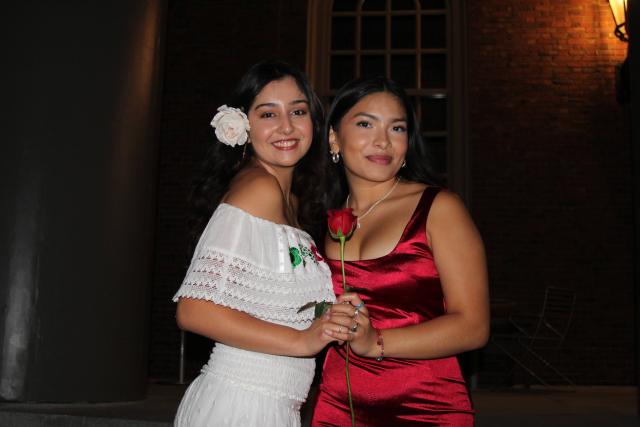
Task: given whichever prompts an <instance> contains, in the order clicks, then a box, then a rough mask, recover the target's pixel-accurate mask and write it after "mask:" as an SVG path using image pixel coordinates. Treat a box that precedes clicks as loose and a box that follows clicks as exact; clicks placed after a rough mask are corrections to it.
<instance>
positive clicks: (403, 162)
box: [400, 160, 407, 168]
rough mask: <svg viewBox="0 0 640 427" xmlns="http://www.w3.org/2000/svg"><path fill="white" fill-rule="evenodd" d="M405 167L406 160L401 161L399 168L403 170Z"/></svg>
mask: <svg viewBox="0 0 640 427" xmlns="http://www.w3.org/2000/svg"><path fill="white" fill-rule="evenodd" d="M405 166H407V161H406V160H403V161H402V166H400V167H401V168H403V167H405Z"/></svg>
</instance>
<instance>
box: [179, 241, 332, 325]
mask: <svg viewBox="0 0 640 427" xmlns="http://www.w3.org/2000/svg"><path fill="white" fill-rule="evenodd" d="M310 270H311V271H308V272H306V274H304V275H296V274H293V273H277V272H273V271H269V270H267V269H265V268H263V267H260V266H257V265H255V264H253V263H251V262H249V261H247V260H244V259H242V258H240V257H238V256H232V255H228V254H224V253H222V252H221V251H219V250H213V249H204V250H202V251H201V252H200V253H199V254H198V257H197V258H195V259H194V260H193V262H192V264H191V266H190V269H189V272H188V273H187V275H186V277H185V279H184V281H183V283H182V286H181V287H180V289H179V290H178V293H177V294H176V295H175V296H174V298H173V299H174V301H177V300H178V299H179V298H180V297H188V298H197V299H205V300H208V301H212V302H214V303H216V304H220V305H224V306H226V307H229V308H233V309H236V310H240V311H244V312H246V313H249V314H251V315H253V316H255V317H257V318H259V319H263V320H269V321H272V322H278V323H280V322H295V323H309V322H311V321H312V320H313V310H311V309H310V310H305V311H304V312H302V313H298V312H297V310H298V308H299V307H301V306H303V305H305V304H306V303H308V302H310V301H333V300H334V296H333V294H332V292H331V290H330V289H328V287H327V285H326V283H327V278H326V276H325V275H324V274H323V273H324V272H323V270H322V269H319V268H317V267H315V266H314V268H313V269H310Z"/></svg>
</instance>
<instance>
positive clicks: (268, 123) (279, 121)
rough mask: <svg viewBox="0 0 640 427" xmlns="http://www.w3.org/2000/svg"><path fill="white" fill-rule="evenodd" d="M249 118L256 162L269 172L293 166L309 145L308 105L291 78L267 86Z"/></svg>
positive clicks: (252, 107) (255, 102)
mask: <svg viewBox="0 0 640 427" xmlns="http://www.w3.org/2000/svg"><path fill="white" fill-rule="evenodd" d="M248 118H249V123H250V125H251V130H250V131H249V138H250V141H251V144H252V147H253V151H254V153H255V159H256V160H257V161H258V162H259V163H261V164H262V165H263V166H264V167H266V168H267V169H269V170H272V171H277V170H278V169H282V168H291V167H293V166H295V165H296V163H298V161H300V159H301V158H302V157H303V156H304V155H305V154H306V153H307V151H308V150H309V147H310V146H311V142H312V139H313V123H312V121H311V115H310V113H309V102H308V100H307V98H306V96H304V93H303V92H302V91H301V90H300V88H299V87H298V85H297V84H296V81H295V80H294V79H293V78H291V77H285V78H284V79H282V80H274V81H272V82H270V83H269V84H267V85H266V86H265V87H264V88H263V89H262V90H261V91H260V93H259V94H258V95H257V96H256V98H255V100H254V102H253V104H252V105H251V108H250V109H249V114H248Z"/></svg>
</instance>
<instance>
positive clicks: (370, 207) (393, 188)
mask: <svg viewBox="0 0 640 427" xmlns="http://www.w3.org/2000/svg"><path fill="white" fill-rule="evenodd" d="M399 182H400V178H396V183H395V184H393V187H391V189H390V190H389V191H387V192H386V193H385V195H384V196H382V197H380V198H379V199H378V200H376V201H375V202H373V204H372V205H371V206H369V209H367V211H366V212H365V213H363V214H362V215H358V216H357V217H356V222H357V223H358V228H360V221H362V220H363V219H364V217H365V216H367V215H369V214H370V213H371V211H372V210H373V209H374V208H375V207H376V206H378V205H379V204H380V203H381V202H382V201H383V200H384V199H386V198H387V197H389V195H390V194H391V193H392V192H393V190H395V189H396V187H397V186H398V183H399ZM349 196H351V193H349V194H348V195H347V202H346V205H347V207H349Z"/></svg>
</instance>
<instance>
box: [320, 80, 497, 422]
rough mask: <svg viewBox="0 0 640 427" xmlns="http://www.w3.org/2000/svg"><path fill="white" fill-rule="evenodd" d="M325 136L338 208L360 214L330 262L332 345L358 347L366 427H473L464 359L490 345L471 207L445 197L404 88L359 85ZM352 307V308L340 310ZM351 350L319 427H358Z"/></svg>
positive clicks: (339, 350) (352, 86)
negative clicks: (459, 357)
mask: <svg viewBox="0 0 640 427" xmlns="http://www.w3.org/2000/svg"><path fill="white" fill-rule="evenodd" d="M327 128H328V131H329V132H328V135H329V143H330V150H331V155H332V159H333V161H334V163H335V164H336V171H335V175H334V176H335V177H336V178H335V188H334V191H333V193H332V194H330V203H332V204H333V206H332V207H349V208H353V210H354V213H355V214H356V215H357V216H358V226H357V228H356V230H355V232H354V234H353V236H352V237H351V239H350V240H349V241H348V242H347V244H346V247H345V253H344V256H345V260H346V262H345V271H346V277H347V284H348V285H349V286H351V287H354V288H355V290H354V292H349V293H343V291H342V280H341V274H342V272H341V267H340V247H339V244H338V243H337V242H334V241H332V240H331V239H330V238H327V240H326V245H325V251H326V255H327V258H328V259H327V262H328V263H329V265H330V267H331V270H332V274H333V283H334V290H335V292H336V294H337V295H338V296H339V298H338V303H337V304H336V305H334V306H333V307H332V308H331V309H330V313H331V317H332V321H334V322H335V323H336V324H339V325H341V326H334V327H333V329H332V330H331V331H330V333H331V334H333V337H334V338H336V339H339V340H342V341H349V342H350V343H351V351H352V352H351V354H350V360H349V362H350V365H349V371H350V378H351V381H350V382H351V391H352V395H353V402H354V406H355V413H356V425H358V426H408V425H432V426H472V425H473V408H472V405H471V401H470V399H469V395H468V392H467V387H466V384H465V381H464V379H463V376H462V374H461V371H460V366H459V364H458V360H457V358H456V355H457V354H459V353H462V352H465V351H469V350H473V349H476V348H478V347H481V346H483V345H484V344H485V343H486V341H487V338H488V336H489V305H488V285H487V271H486V262H485V254H484V247H483V244H482V240H481V238H480V235H479V233H478V231H477V229H476V227H475V225H474V224H473V221H472V219H471V218H470V216H469V214H468V212H467V210H466V208H465V207H464V204H463V202H462V201H461V200H460V198H459V197H458V196H456V195H455V194H454V193H452V192H450V191H448V190H445V189H442V188H440V187H438V186H436V185H435V180H434V179H433V178H432V177H433V176H434V175H433V174H432V173H430V171H429V168H428V167H427V165H428V163H427V160H426V159H425V157H426V156H425V154H424V153H425V146H424V144H423V142H422V140H421V138H420V131H419V129H418V123H417V120H416V117H415V113H414V112H413V109H412V107H411V104H410V101H409V99H408V98H407V96H406V94H405V92H404V91H403V90H402V88H400V87H398V86H397V85H396V84H395V83H394V82H393V81H390V80H387V79H384V78H370V79H359V80H355V81H353V82H351V83H349V84H347V85H346V86H345V87H343V88H342V89H341V90H340V92H339V93H338V94H337V95H336V98H335V100H334V102H333V105H332V107H331V109H330V112H329V115H328V120H327ZM340 303H342V304H340ZM345 350H346V347H345V346H337V345H336V346H334V347H332V348H330V349H329V351H328V353H327V357H326V360H325V363H324V368H323V375H322V382H321V385H320V393H319V397H318V402H317V405H316V407H315V411H314V416H313V422H312V425H313V426H348V425H351V419H350V413H349V405H348V397H347V386H346V380H345Z"/></svg>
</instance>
